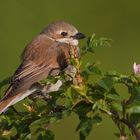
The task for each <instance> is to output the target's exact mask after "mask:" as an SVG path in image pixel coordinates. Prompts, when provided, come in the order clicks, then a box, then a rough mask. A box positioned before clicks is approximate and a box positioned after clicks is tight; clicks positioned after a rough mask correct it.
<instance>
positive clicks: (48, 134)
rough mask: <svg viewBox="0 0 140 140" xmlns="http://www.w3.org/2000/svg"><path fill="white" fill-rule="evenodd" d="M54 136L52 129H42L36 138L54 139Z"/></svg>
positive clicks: (40, 139)
mask: <svg viewBox="0 0 140 140" xmlns="http://www.w3.org/2000/svg"><path fill="white" fill-rule="evenodd" d="M54 138H55V136H54V134H53V132H52V131H50V130H46V131H45V130H44V131H41V132H40V134H39V136H38V138H37V140H54Z"/></svg>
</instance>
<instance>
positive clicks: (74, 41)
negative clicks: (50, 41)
mask: <svg viewBox="0 0 140 140" xmlns="http://www.w3.org/2000/svg"><path fill="white" fill-rule="evenodd" d="M56 41H58V42H61V43H67V44H70V45H72V46H77V45H78V43H79V42H78V40H77V39H73V38H61V39H57V40H56Z"/></svg>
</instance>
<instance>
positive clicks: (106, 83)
mask: <svg viewBox="0 0 140 140" xmlns="http://www.w3.org/2000/svg"><path fill="white" fill-rule="evenodd" d="M97 84H98V85H99V86H100V87H102V88H104V89H106V90H107V91H109V90H110V89H111V88H112V87H113V84H114V82H113V79H112V78H111V77H104V78H102V79H101V80H100V81H98V83H97Z"/></svg>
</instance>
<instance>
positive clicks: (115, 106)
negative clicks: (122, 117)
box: [109, 102, 123, 113]
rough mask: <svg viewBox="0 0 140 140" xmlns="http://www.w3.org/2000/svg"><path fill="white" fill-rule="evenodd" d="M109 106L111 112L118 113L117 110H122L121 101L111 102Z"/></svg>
mask: <svg viewBox="0 0 140 140" xmlns="http://www.w3.org/2000/svg"><path fill="white" fill-rule="evenodd" d="M109 106H110V109H111V111H113V112H117V113H119V112H122V111H123V107H122V105H121V103H118V102H111V103H110V105H109Z"/></svg>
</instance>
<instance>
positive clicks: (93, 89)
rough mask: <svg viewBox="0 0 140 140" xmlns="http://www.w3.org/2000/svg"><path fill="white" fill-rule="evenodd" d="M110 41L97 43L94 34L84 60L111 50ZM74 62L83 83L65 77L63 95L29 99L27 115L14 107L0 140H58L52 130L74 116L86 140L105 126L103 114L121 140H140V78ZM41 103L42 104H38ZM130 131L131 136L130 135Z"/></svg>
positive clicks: (0, 123) (0, 126) (1, 121)
mask: <svg viewBox="0 0 140 140" xmlns="http://www.w3.org/2000/svg"><path fill="white" fill-rule="evenodd" d="M110 41H111V40H110V39H107V38H99V39H97V38H96V37H95V35H94V34H93V35H92V36H91V37H90V38H89V39H88V41H87V45H86V46H84V47H82V48H81V58H82V57H83V56H84V55H85V54H87V53H94V52H95V49H96V48H98V47H105V46H110ZM71 60H72V61H71V63H72V65H74V66H75V68H76V69H77V71H78V72H77V73H76V76H77V75H78V78H80V81H81V82H80V83H79V82H77V83H76V84H73V82H72V81H66V80H64V79H65V76H64V75H63V74H62V75H61V76H60V77H59V79H61V80H64V83H63V86H62V87H61V88H60V90H59V91H56V92H52V93H49V96H50V98H49V99H48V100H46V99H45V101H43V99H36V100H31V99H28V102H27V103H25V104H23V108H25V111H17V110H16V109H15V108H14V107H11V108H10V109H9V110H8V111H6V112H5V113H3V114H2V115H1V116H0V139H3V140H9V139H10V140H15V139H20V140H30V139H34V138H35V139H37V140H46V139H47V140H54V139H55V134H54V133H53V132H52V131H51V130H50V127H49V126H50V125H51V124H52V123H54V122H57V121H58V120H60V119H63V118H65V117H68V116H70V115H71V113H72V112H74V113H75V114H76V115H77V116H78V117H79V124H78V125H77V128H76V132H79V139H80V140H85V139H86V137H87V136H88V135H89V133H90V132H91V131H92V128H93V126H94V125H98V124H102V115H101V114H103V113H104V114H106V115H107V116H108V117H109V118H111V119H112V121H113V122H114V123H115V125H116V127H118V130H119V132H118V133H116V136H118V137H119V138H120V139H121V138H122V137H125V138H126V139H127V138H128V137H129V136H131V135H135V137H136V139H137V140H140V134H139V131H138V129H139V125H140V121H139V119H140V77H139V76H137V75H134V74H131V75H123V74H120V73H117V72H114V71H113V72H104V71H102V70H100V68H99V67H97V65H96V62H91V60H90V63H89V62H88V63H87V65H86V67H85V68H84V69H83V70H81V68H80V66H81V65H80V64H81V62H80V61H79V60H78V59H77V58H73V57H72V59H71ZM91 75H93V76H94V75H98V79H97V80H96V81H95V82H93V83H91V82H89V81H90V80H89V77H90V76H91ZM8 79H9V78H8ZM8 79H5V80H3V81H1V83H0V88H1V87H3V86H4V85H5V84H7V83H8V81H9V80H8ZM49 80H50V81H55V80H58V77H56V79H55V77H53V78H52V77H51V78H50V79H49ZM43 84H44V83H43ZM116 85H124V86H125V87H126V88H127V92H128V96H127V98H125V99H124V98H122V97H121V96H120V93H119V92H118V89H117V86H116ZM40 100H41V101H42V103H38V101H40ZM127 127H128V128H129V130H130V131H129V132H128V131H126V128H127ZM33 128H34V129H33ZM56 139H57V138H56Z"/></svg>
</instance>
